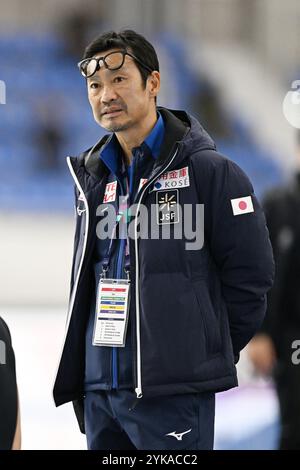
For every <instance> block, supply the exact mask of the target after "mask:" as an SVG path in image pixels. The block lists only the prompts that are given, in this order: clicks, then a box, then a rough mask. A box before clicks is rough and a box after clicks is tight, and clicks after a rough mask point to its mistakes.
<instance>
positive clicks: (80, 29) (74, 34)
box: [59, 0, 103, 61]
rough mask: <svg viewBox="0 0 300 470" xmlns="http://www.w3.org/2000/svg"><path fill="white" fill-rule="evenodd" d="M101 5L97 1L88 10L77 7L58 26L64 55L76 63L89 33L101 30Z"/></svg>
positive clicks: (84, 7)
mask: <svg viewBox="0 0 300 470" xmlns="http://www.w3.org/2000/svg"><path fill="white" fill-rule="evenodd" d="M102 18H103V14H102V5H101V2H99V0H97V2H94V4H92V3H91V2H90V4H89V6H88V8H87V7H86V6H83V7H82V6H81V7H80V6H79V7H77V9H73V10H72V11H71V12H69V13H68V14H66V15H64V16H63V19H62V22H61V24H60V25H59V33H60V35H61V37H62V40H63V43H64V46H65V50H64V53H65V54H67V55H68V56H70V57H71V58H72V59H75V60H76V61H78V60H79V58H80V57H81V56H82V54H83V51H84V49H85V46H86V44H87V42H88V41H89V39H90V35H91V31H93V30H94V29H97V31H99V30H101V28H102V23H103V19H102Z"/></svg>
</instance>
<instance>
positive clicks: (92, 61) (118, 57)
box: [77, 50, 152, 78]
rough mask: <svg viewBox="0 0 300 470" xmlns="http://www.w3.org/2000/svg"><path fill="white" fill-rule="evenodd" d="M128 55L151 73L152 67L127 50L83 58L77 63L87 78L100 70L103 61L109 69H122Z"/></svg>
mask: <svg viewBox="0 0 300 470" xmlns="http://www.w3.org/2000/svg"><path fill="white" fill-rule="evenodd" d="M126 55H128V56H129V57H132V59H134V60H135V61H136V62H138V63H139V64H140V65H141V66H142V67H144V69H146V70H148V71H149V72H150V73H151V72H152V70H151V69H150V67H148V66H147V65H145V64H144V63H143V62H141V61H140V60H139V59H138V58H137V57H135V56H134V55H133V54H130V53H129V52H127V51H126V50H120V51H114V52H109V53H108V54H106V55H105V56H103V57H97V58H96V57H88V58H87V59H83V60H81V61H80V62H78V64H77V65H78V67H79V70H80V72H81V74H82V75H83V76H84V77H85V78H89V77H92V76H93V75H94V74H95V73H96V72H97V71H98V70H100V67H101V66H100V62H103V65H104V67H105V68H107V69H108V70H118V69H120V68H121V67H122V66H123V64H124V61H125V56H126Z"/></svg>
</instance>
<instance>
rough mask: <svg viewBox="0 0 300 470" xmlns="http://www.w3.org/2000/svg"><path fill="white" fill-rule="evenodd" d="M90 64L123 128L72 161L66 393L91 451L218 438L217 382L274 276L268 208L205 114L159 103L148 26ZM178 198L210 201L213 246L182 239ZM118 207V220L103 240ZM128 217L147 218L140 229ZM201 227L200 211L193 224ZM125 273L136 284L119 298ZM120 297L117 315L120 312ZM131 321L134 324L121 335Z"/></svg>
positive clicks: (58, 388)
mask: <svg viewBox="0 0 300 470" xmlns="http://www.w3.org/2000/svg"><path fill="white" fill-rule="evenodd" d="M79 68H80V71H81V73H82V75H83V76H84V77H85V79H86V84H87V91H88V98H89V102H90V105H91V107H92V110H93V114H94V118H95V120H96V122H97V123H98V124H99V125H100V126H102V127H104V128H105V129H106V130H107V131H109V132H110V134H107V135H106V136H105V137H104V138H102V139H101V140H100V141H99V142H98V143H97V144H96V145H94V146H93V147H92V148H91V149H89V150H88V151H86V152H84V153H83V154H82V155H80V156H79V157H73V158H69V159H68V165H69V168H70V172H71V174H72V176H73V179H74V181H75V193H76V200H75V202H76V209H77V224H76V235H75V247H74V260H73V269H72V281H71V297H70V306H69V315H68V322H67V332H66V338H65V343H64V347H63V351H62V356H61V359H60V364H59V369H58V372H57V376H56V381H55V385H54V399H55V403H56V405H57V406H58V405H61V404H63V403H66V402H69V401H73V405H74V408H75V412H76V414H77V418H78V421H79V425H80V429H81V430H82V432H86V435H87V443H88V448H89V449H95V450H96V449H99V450H100V449H102V450H112V449H128V450H130V449H160V450H161V449H168V450H176V449H212V448H213V441H214V415H215V393H216V392H220V391H223V390H227V389H229V388H232V387H235V386H236V385H237V375H236V367H235V363H237V361H238V359H239V353H240V351H241V349H243V348H244V347H245V345H246V344H247V343H248V341H249V340H250V339H251V338H252V336H253V335H254V334H255V332H256V331H257V329H258V328H259V326H260V325H261V322H262V320H263V317H264V314H265V309H266V292H267V291H268V289H269V288H270V287H271V285H272V281H273V274H274V273H273V269H274V266H273V257H272V249H271V244H270V241H269V236H268V231H267V228H266V224H265V218H264V215H263V212H262V209H261V207H260V206H259V203H258V201H257V198H256V196H255V194H254V190H253V187H252V185H251V183H250V181H249V179H248V178H247V176H246V175H245V174H244V173H243V171H242V170H241V169H240V168H239V167H238V166H237V165H236V164H235V163H233V162H232V161H230V160H229V159H226V158H225V157H223V156H222V155H220V154H219V153H218V152H217V151H216V146H215V144H214V142H213V140H212V139H211V138H210V136H209V135H208V134H207V133H206V131H205V130H204V129H203V127H202V126H201V125H200V124H199V122H198V121H197V120H196V119H195V118H194V117H192V116H191V115H189V114H188V113H186V112H184V111H171V110H168V109H166V108H163V107H157V105H156V99H157V96H158V93H159V89H160V73H159V63H158V59H157V55H156V52H155V50H154V48H153V46H152V45H151V44H150V43H149V42H148V41H147V40H146V39H145V38H144V37H143V36H141V35H139V34H137V33H136V32H134V31H130V30H126V31H123V32H120V33H115V32H108V33H105V34H103V35H101V36H99V37H98V38H96V39H95V40H94V41H92V43H91V44H89V45H88V47H87V48H86V50H85V53H84V57H83V60H82V61H81V62H80V63H79ZM182 73H183V74H184V70H182ZM171 183H172V186H171V189H169V188H170V185H171ZM174 188H175V190H174ZM121 196H122V197H121ZM119 198H120V199H119ZM172 201H173V202H172ZM174 202H175V203H176V207H178V206H179V207H180V205H181V206H182V207H184V204H190V205H192V207H193V208H194V209H195V208H196V205H197V204H200V203H201V204H203V205H204V212H205V216H204V219H205V241H204V246H202V243H201V244H200V245H201V246H198V248H194V249H189V248H187V247H186V242H187V240H188V238H187V235H186V233H185V235H182V236H181V238H180V239H178V238H177V239H176V238H174V230H175V225H176V224H179V223H181V224H182V222H183V219H182V218H180V217H181V216H180V215H179V214H178V213H177V212H176V209H174V204H173V203H174ZM134 204H138V207H141V205H142V204H143V208H144V210H146V211H147V214H149V213H150V211H153V207H154V209H155V211H156V217H154V220H153V218H152V220H151V224H150V225H151V232H150V236H149V233H148V232H147V235H148V237H145V236H144V237H142V238H141V239H140V236H139V230H138V228H137V220H139V218H137V216H135V214H134V213H133V214H132V213H131V212H130V211H131V208H132V207H133V205H134ZM128 207H129V213H128ZM172 207H173V209H172ZM106 211H109V212H110V213H113V214H114V225H113V228H111V227H110V228H109V229H108V230H109V232H108V235H107V236H106V237H104V238H103V235H105V231H106V229H107V227H106V225H105V224H104V226H103V225H101V222H102V220H103V216H104V214H105V213H106ZM104 219H105V218H104ZM124 219H125V226H126V224H127V223H128V222H129V220H130V224H131V228H132V221H134V222H135V224H136V225H135V229H134V230H135V231H134V235H133V236H130V235H129V236H128V238H127V237H126V236H125V237H124V236H123V237H122V234H123V232H122V230H123V229H124V225H123V226H122V224H121V222H120V221H122V220H123V224H124ZM146 220H148V219H146ZM146 220H145V219H143V217H142V218H141V219H140V220H139V222H138V225H140V230H141V231H143V229H144V228H145V225H146ZM198 223H199V220H198ZM166 224H167V225H166ZM196 224H197V220H196V216H195V211H194V214H193V215H192V216H191V215H190V218H189V219H188V226H189V227H193V226H195V225H196ZM186 225H187V224H186ZM166 226H167V228H168V229H170V230H171V229H172V232H171V236H170V237H168V239H166V238H163V236H162V235H163V234H162V231H163V230H162V229H163V228H165V227H166ZM99 227H100V228H99ZM101 227H102V228H101ZM110 229H111V230H112V231H110ZM202 229H204V227H199V225H196V232H195V233H197V232H198V234H199V232H201V230H202ZM147 230H148V229H147ZM129 233H130V232H129ZM152 234H154V235H155V236H153V237H152V236H151V235H152ZM157 234H158V237H156V235H157ZM172 234H173V236H172ZM115 235H116V236H115ZM129 280H130V288H131V290H132V294H131V297H130V299H129V297H128V294H127V293H128V288H129V287H128V286H129ZM115 282H117V283H118V284H119V285H121V286H123V287H118V289H119V291H118V292H120V293H119V296H120V295H121V292H125V293H124V294H122V297H119V303H116V304H115V303H114V300H113V298H114V294H110V295H109V294H108V292H111V291H112V290H113V288H112V287H111V286H112V285H114V283H115ZM118 284H117V285H118ZM103 286H104V287H105V292H106V293H105V294H104V296H103V292H102V290H101V289H102V288H103ZM99 299H101V300H102V302H100V301H99ZM126 303H128V305H129V308H128V310H126V308H125V307H123V305H124V304H125V305H126ZM112 304H113V305H114V307H110V305H112ZM101 305H104V307H101ZM112 308H113V309H114V310H113V311H114V312H116V313H114V314H113V317H115V318H116V319H114V318H111V317H110V319H107V318H106V317H108V315H112V314H111V313H109V312H111V309H112ZM120 310H121V312H120ZM107 312H108V313H107ZM117 313H118V315H119V316H118V315H117ZM116 315H117V316H116ZM120 315H121V316H120ZM128 315H129V317H128ZM120 318H121V320H122V321H123V322H128V325H127V332H126V329H125V327H124V328H123V329H122V330H121V333H119V334H118V335H117V340H118V341H116V340H113V339H111V340H108V339H107V338H108V336H109V335H111V331H112V330H113V331H114V332H116V331H120V330H118V328H120V323H118V320H120ZM106 321H107V323H106ZM123 324H124V325H125V324H126V323H123ZM101 328H102V329H103V330H104V331H105V332H106V331H107V335H105V334H104V335H103V334H102V333H101V331H102V330H101ZM126 333H127V334H126ZM114 334H115V333H114ZM113 338H114V336H113ZM105 340H106V341H105Z"/></svg>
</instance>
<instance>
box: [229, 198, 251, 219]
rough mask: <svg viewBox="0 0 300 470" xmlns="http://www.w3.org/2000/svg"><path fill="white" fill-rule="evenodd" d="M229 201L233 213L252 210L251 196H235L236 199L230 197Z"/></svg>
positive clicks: (245, 212)
mask: <svg viewBox="0 0 300 470" xmlns="http://www.w3.org/2000/svg"><path fill="white" fill-rule="evenodd" d="M230 202H231V206H232V211H233V215H242V214H249V212H254V209H253V203H252V198H251V196H244V197H237V198H236V199H231V200H230Z"/></svg>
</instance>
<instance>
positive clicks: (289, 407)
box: [249, 132, 300, 449]
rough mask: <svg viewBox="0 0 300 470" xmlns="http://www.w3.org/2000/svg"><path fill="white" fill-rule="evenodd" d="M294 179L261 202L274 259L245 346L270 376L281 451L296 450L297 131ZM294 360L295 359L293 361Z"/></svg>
mask: <svg viewBox="0 0 300 470" xmlns="http://www.w3.org/2000/svg"><path fill="white" fill-rule="evenodd" d="M297 137H298V141H297V160H298V165H297V170H296V173H295V175H294V178H293V180H292V181H291V182H290V184H289V185H287V186H286V187H283V188H275V189H274V190H273V191H272V192H270V193H269V194H268V195H267V196H266V198H265V201H264V209H265V214H266V218H267V225H268V228H269V231H270V239H271V242H272V245H273V250H274V257H275V262H276V276H275V283H274V287H273V289H272V290H271V291H270V293H269V297H268V311H267V315H266V320H265V322H264V324H263V327H262V329H261V332H260V333H259V334H258V335H257V336H256V337H255V338H254V339H253V340H252V342H251V343H250V344H249V354H250V358H251V359H252V361H253V363H254V366H255V367H256V368H257V370H258V371H259V372H261V373H262V374H270V373H272V374H273V377H274V380H275V385H276V388H277V393H278V399H279V406H280V414H281V437H280V449H300V364H299V365H297V364H295V363H293V361H292V354H293V352H294V351H295V350H294V349H293V347H292V344H293V342H294V341H295V340H300V217H299V214H300V132H298V136H297ZM294 362H295V361H294Z"/></svg>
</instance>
